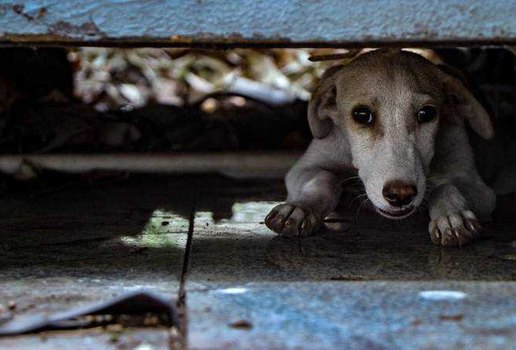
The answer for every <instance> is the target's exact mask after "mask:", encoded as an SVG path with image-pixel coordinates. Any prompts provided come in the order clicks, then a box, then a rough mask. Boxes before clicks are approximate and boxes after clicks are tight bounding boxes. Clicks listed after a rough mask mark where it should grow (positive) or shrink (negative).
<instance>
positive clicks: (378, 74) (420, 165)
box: [308, 50, 493, 218]
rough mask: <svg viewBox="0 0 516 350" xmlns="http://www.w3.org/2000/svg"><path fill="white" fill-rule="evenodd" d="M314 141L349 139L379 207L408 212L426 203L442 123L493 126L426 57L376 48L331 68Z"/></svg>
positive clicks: (484, 131)
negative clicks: (424, 197) (326, 138)
mask: <svg viewBox="0 0 516 350" xmlns="http://www.w3.org/2000/svg"><path fill="white" fill-rule="evenodd" d="M308 119H309V123H310V128H311V130H312V133H313V135H314V137H315V138H320V139H321V138H325V137H328V136H329V135H330V134H333V136H334V137H342V138H343V139H345V140H346V141H347V142H348V143H349V149H350V152H351V159H352V160H353V165H354V166H355V167H356V168H357V169H358V174H359V176H360V178H361V180H362V181H363V183H364V185H365V189H366V193H367V196H368V197H369V199H370V200H371V202H372V203H373V205H374V206H375V208H376V209H377V211H378V212H379V213H380V214H382V215H384V216H386V217H389V218H403V217H406V216H408V215H410V214H411V213H412V212H413V210H414V209H415V208H416V207H417V206H418V205H420V204H421V202H422V200H423V196H424V194H425V190H426V186H427V184H426V178H427V175H428V173H429V170H430V164H431V161H432V158H433V156H434V145H435V140H436V136H437V132H438V129H439V125H440V124H444V123H443V122H444V121H445V120H446V121H447V122H448V121H449V122H452V123H459V124H461V123H463V122H464V120H465V119H467V120H468V122H469V124H470V125H471V127H472V128H473V129H474V130H475V131H476V132H477V133H478V134H480V135H481V136H482V137H484V138H490V137H492V135H493V127H492V125H491V121H490V118H489V116H488V115H487V113H486V111H485V110H484V108H483V107H482V106H481V105H480V103H479V102H478V101H477V100H475V98H474V97H473V96H472V94H471V93H470V92H469V91H468V90H467V89H466V88H465V87H464V85H463V84H462V83H461V82H460V81H459V80H458V79H456V78H454V77H452V76H451V75H448V74H446V73H444V72H443V71H442V70H441V69H440V68H439V67H437V66H436V65H434V64H432V63H431V62H429V61H427V60H426V59H425V58H423V57H422V56H419V55H417V54H414V53H410V52H406V51H400V50H376V51H372V52H369V53H366V54H364V55H361V56H359V57H358V58H356V59H355V60H353V61H352V62H351V63H349V64H348V65H346V66H340V67H333V68H330V69H329V70H328V71H327V72H326V73H325V75H324V76H323V78H322V79H321V82H320V84H319V85H318V87H317V88H316V90H315V91H314V93H313V96H312V99H311V101H310V104H309V108H308Z"/></svg>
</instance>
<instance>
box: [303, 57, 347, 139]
mask: <svg viewBox="0 0 516 350" xmlns="http://www.w3.org/2000/svg"><path fill="white" fill-rule="evenodd" d="M341 68H342V66H334V67H331V68H329V69H328V70H327V71H326V72H325V73H324V74H323V76H322V78H321V81H320V82H319V85H318V86H317V87H316V88H315V90H314V92H313V93H312V98H311V99H310V102H309V103H308V123H309V125H310V130H311V131H312V134H313V135H314V137H315V138H316V139H323V138H325V137H326V136H328V135H329V134H330V132H331V129H332V128H333V120H332V117H335V116H336V115H337V103H336V102H337V101H336V100H337V87H336V85H335V75H336V73H337V72H338V71H339V70H340V69H341Z"/></svg>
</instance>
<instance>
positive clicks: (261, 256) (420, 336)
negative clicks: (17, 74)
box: [0, 176, 516, 349]
mask: <svg viewBox="0 0 516 350" xmlns="http://www.w3.org/2000/svg"><path fill="white" fill-rule="evenodd" d="M284 195H285V194H284V185H283V183H282V181H277V180H229V179H224V178H221V177H216V176H211V177H183V178H175V177H174V178H172V177H169V178H162V177H160V178H155V177H151V178H149V177H143V178H133V179H130V180H128V181H123V182H113V183H106V184H102V185H98V184H97V185H93V186H84V185H72V186H61V187H57V188H55V189H53V190H45V191H40V192H38V191H29V190H25V191H11V192H9V193H7V194H5V195H4V197H3V198H2V199H1V200H0V215H1V216H2V218H3V219H2V221H0V236H1V238H2V239H1V242H0V280H1V281H2V282H1V283H0V305H4V306H5V305H7V303H8V302H9V301H15V302H16V310H15V311H14V315H27V314H37V313H49V312H54V311H58V310H59V311H62V310H66V309H68V308H71V307H75V306H77V305H81V304H84V303H89V302H91V301H97V300H99V299H107V298H111V297H113V296H116V295H120V294H123V293H125V292H128V291H134V290H140V289H147V290H152V291H154V292H157V293H160V294H161V295H164V296H169V297H170V298H171V299H177V298H178V296H179V295H180V293H181V290H185V291H186V292H185V293H186V294H185V297H186V298H185V299H186V305H185V310H186V320H188V322H187V323H186V327H185V329H183V331H185V332H186V333H187V341H188V343H189V347H190V348H210V349H211V348H216V349H218V348H220V349H223V348H224V349H225V348H264V347H269V348H282V347H287V348H288V347H290V348H313V347H314V345H317V344H318V342H320V344H326V345H327V346H328V347H330V348H331V347H333V346H336V345H339V346H344V345H346V344H347V345H349V348H353V347H354V348H361V349H365V348H368V349H369V348H392V347H400V348H421V347H422V348H424V347H428V348H432V347H433V346H434V345H438V344H439V342H441V341H443V340H444V339H448V340H449V342H448V343H446V344H447V345H449V346H448V348H464V347H465V348H475V346H477V345H478V346H480V345H482V346H483V347H482V346H481V347H477V348H500V349H506V347H504V346H506V345H507V344H509V343H508V341H514V337H515V335H514V332H513V331H512V330H511V329H516V320H515V317H516V309H515V306H514V301H513V300H514V299H516V290H515V288H516V287H515V285H516V283H515V282H514V281H515V279H516V260H515V256H516V234H515V232H516V226H515V224H516V218H514V216H513V214H512V213H514V209H515V205H516V197H515V198H511V197H510V196H506V197H503V198H500V200H499V208H498V210H497V213H496V215H495V216H494V218H495V220H494V221H493V222H491V223H487V224H486V230H485V235H484V237H483V238H482V239H481V240H479V241H477V242H476V243H475V244H474V245H472V246H468V247H463V248H441V247H436V246H433V245H432V244H431V243H430V239H429V237H428V234H427V232H426V225H427V218H426V217H425V215H424V213H421V214H420V215H418V216H415V217H413V218H411V219H409V220H407V221H406V222H402V223H399V222H391V221H386V220H384V219H382V218H379V217H377V216H376V215H374V214H371V213H368V212H367V210H363V209H361V208H359V209H360V210H358V209H357V208H352V207H344V208H343V210H340V211H339V213H338V214H336V215H335V217H336V218H338V220H337V221H339V222H338V223H332V224H329V225H328V228H327V229H326V230H325V232H323V233H321V234H320V235H317V236H314V237H308V238H304V239H283V238H281V237H278V236H276V235H275V234H274V233H272V232H271V231H269V230H268V229H267V228H266V227H265V226H264V225H263V218H264V217H265V215H266V214H267V212H268V211H269V210H270V208H272V207H273V206H274V205H275V204H276V203H277V202H278V201H281V200H282V199H283V198H284ZM191 213H195V220H194V229H193V232H192V236H191V243H192V244H191V250H190V251H189V252H188V253H189V264H188V268H187V269H183V258H184V256H185V253H186V251H185V247H186V242H187V239H188V221H189V216H190V215H191ZM181 280H183V281H185V285H183V286H181V283H180V281H181ZM380 281H381V282H380ZM439 288H445V289H450V288H451V289H460V290H464V291H465V293H467V294H468V295H470V296H471V298H469V299H468V302H467V303H466V304H464V305H466V306H464V308H462V309H460V310H459V311H460V312H461V313H463V314H464V316H461V317H458V318H460V320H458V319H453V317H452V320H449V322H448V321H447V320H444V321H443V320H442V319H439V317H438V316H435V315H437V314H432V313H436V312H440V311H438V310H440V309H439V308H437V309H435V308H434V307H433V306H432V307H427V306H428V305H427V306H424V305H423V304H424V303H423V304H421V302H420V301H418V300H415V299H414V296H415V295H417V294H418V293H419V292H421V291H423V290H433V289H439ZM228 290H229V293H228ZM242 290H245V292H244V293H242ZM491 294H493V295H491ZM416 299H417V298H416ZM405 300H408V301H407V302H406V303H404V302H405ZM402 301H403V302H402ZM360 305H362V308H359V306H360ZM367 305H369V306H367ZM422 305H423V306H422ZM425 305H426V304H425ZM439 305H440V304H439ZM454 305H455V304H454ZM456 305H459V304H456ZM460 305H462V304H460ZM439 307H440V306H439ZM436 310H437V311H436ZM457 310H458V309H457ZM483 310H487V311H489V310H492V311H493V312H492V313H489V314H486V313H485V312H487V311H485V312H484V311H483ZM445 311H446V310H445ZM489 312H491V311H489ZM495 314H497V315H498V316H496V315H495ZM432 315H433V316H432ZM488 315H489V317H488ZM445 316H446V315H445ZM451 316H454V315H451ZM455 316H456V315H455ZM466 316H467V317H466ZM484 316H485V317H484ZM418 317H419V321H417V319H418ZM436 317H437V318H436ZM483 317H484V318H483ZM0 319H1V318H0ZM409 320H410V321H409ZM414 320H416V321H414ZM482 320H484V321H485V324H486V326H485V327H484V328H482V327H481V326H480V325H481V323H482ZM239 321H249V322H251V323H252V325H251V326H250V327H249V325H247V324H246V323H245V322H244V323H239ZM369 321H370V322H371V323H368V322H369ZM445 321H446V322H445ZM235 322H236V323H235ZM407 322H409V323H410V322H415V323H416V324H417V325H415V326H413V325H412V326H411V325H409V326H407ZM468 322H469V323H468ZM493 322H494V323H493ZM231 323H233V326H229V325H230V324H231ZM490 324H494V326H492V327H491V326H489V325H490ZM416 326H417V327H416ZM466 326H467V327H466ZM368 327H370V329H369V328H368ZM407 327H408V328H407ZM464 327H466V328H464ZM486 327H487V328H486ZM489 327H491V328H489ZM368 329H369V331H368ZM154 331H155V332H156V339H161V338H160V337H162V336H164V335H163V332H164V331H163V330H160V329H155V330H154ZM95 332H96V331H95ZM95 332H94V334H96V335H94V336H92V338H90V339H93V340H91V341H93V342H94V343H91V344H96V345H95V346H94V347H95V348H104V347H105V348H109V347H110V346H111V347H114V348H124V346H125V345H123V343H120V344H122V345H120V344H118V345H120V346H118V345H117V342H116V341H115V342H114V343H111V342H109V341H108V342H107V343H105V346H104V345H101V342H105V341H106V339H110V338H109V336H104V335H102V332H100V333H99V334H97V333H95ZM132 332H133V330H130V331H126V333H124V334H125V335H127V336H129V337H130V336H131V334H132ZM134 332H135V333H134V334H137V332H139V330H136V329H135V330H134ZM145 332H150V333H145V334H146V336H148V337H150V338H149V339H152V335H149V334H152V332H153V329H152V328H151V329H146V330H145ZM66 334H70V336H68V335H64V334H62V335H61V334H60V335H56V336H52V337H49V338H48V339H47V338H46V339H45V341H46V343H41V344H40V345H41V346H42V348H44V347H43V346H47V347H48V348H58V347H59V346H61V345H60V344H67V345H73V346H74V347H77V348H81V347H80V346H83V348H88V347H87V346H86V345H85V344H86V343H84V342H83V340H81V337H78V336H77V337H76V336H74V333H73V332H71V333H66ZM446 334H450V335H453V336H450V337H448V338H447V336H446ZM106 337H107V338H106ZM66 339H68V340H69V343H66ZM257 339H261V340H263V341H262V342H254V341H256V340H257ZM40 340H41V339H40V337H39V336H37V335H36V336H22V337H16V338H0V348H3V347H6V346H9V347H16V346H17V347H20V348H23V347H30V346H29V345H30V344H33V345H34V344H35V343H32V342H35V341H40ZM63 342H65V343H63ZM95 342H97V343H95ZM102 344H104V343H102ZM142 344H143V342H142ZM157 344H158V343H156V344H154V345H152V344H151V345H152V346H150V348H161V347H160V346H158V345H157ZM472 344H477V345H475V346H473V347H471V346H470V345H472ZM54 345H55V346H54ZM484 345H485V346H484ZM328 347H327V348H328ZM125 348H130V347H125ZM148 348H149V347H148Z"/></svg>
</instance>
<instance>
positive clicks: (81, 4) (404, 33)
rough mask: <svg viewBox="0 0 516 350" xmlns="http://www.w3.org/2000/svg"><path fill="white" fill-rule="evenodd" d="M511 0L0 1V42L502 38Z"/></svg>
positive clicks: (513, 31)
mask: <svg viewBox="0 0 516 350" xmlns="http://www.w3.org/2000/svg"><path fill="white" fill-rule="evenodd" d="M515 18H516V1H514V0H489V1H485V0H468V1H466V0H463V1H461V0H440V1H439V0H423V1H414V0H370V1H354V0H320V1H311V0H274V1H268V0H238V1H237V0H227V1H226V0H168V1H167V0H146V1H140V0H104V1H98V0H81V1H79V0H18V1H5V0H0V24H1V26H0V44H3V45H13V44H15V45H16V44H31V45H33V44H36V45H65V46H78V45H83V46H88V45H92V46H103V45H110V46H177V47H179V46H204V47H234V46H246V47H249V46H272V47H289V46H290V47H301V46H305V47H321V46H328V47H335V46H377V45H426V46H433V45H444V44H509V43H514V42H516V21H515V20H514V19H515Z"/></svg>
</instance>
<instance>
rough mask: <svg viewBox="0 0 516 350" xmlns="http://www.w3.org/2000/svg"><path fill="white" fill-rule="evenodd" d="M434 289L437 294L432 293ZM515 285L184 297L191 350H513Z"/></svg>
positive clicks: (295, 287)
mask: <svg viewBox="0 0 516 350" xmlns="http://www.w3.org/2000/svg"><path fill="white" fill-rule="evenodd" d="M438 291H440V292H438ZM515 295H516V283H514V282H513V283H511V282H508V283H504V282H392V281H391V282H388V281H383V282H341V281H339V282H287V283H283V282H282V283H271V282H269V283H265V282H261V283H241V284H238V285H236V284H235V283H229V284H228V285H227V286H226V288H224V287H223V286H221V285H219V286H218V287H217V288H215V289H209V288H208V289H205V290H192V291H190V293H189V296H188V298H189V300H188V302H189V306H190V307H189V337H188V341H189V347H190V348H191V349H314V348H316V349H504V350H506V349H511V348H513V346H514V344H515V343H516V298H515Z"/></svg>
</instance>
